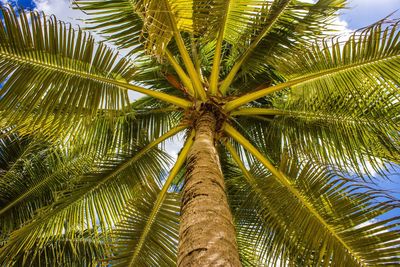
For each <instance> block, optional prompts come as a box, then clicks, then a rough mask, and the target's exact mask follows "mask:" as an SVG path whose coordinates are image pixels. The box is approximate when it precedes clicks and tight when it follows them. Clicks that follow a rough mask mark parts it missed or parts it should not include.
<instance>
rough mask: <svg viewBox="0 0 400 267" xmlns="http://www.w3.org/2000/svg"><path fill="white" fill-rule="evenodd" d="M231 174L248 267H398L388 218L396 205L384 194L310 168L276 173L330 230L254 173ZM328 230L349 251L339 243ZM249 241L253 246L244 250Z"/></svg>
mask: <svg viewBox="0 0 400 267" xmlns="http://www.w3.org/2000/svg"><path fill="white" fill-rule="evenodd" d="M243 167H244V166H242V168H243ZM230 169H231V172H232V173H231V176H230V179H229V180H228V183H227V184H228V188H229V189H228V190H232V191H230V192H232V196H231V199H232V201H233V202H232V204H233V205H234V206H235V207H234V209H235V210H236V213H234V214H235V215H236V216H237V217H236V223H237V227H238V236H239V237H241V238H239V240H241V241H240V243H241V245H242V246H244V247H242V249H243V253H244V254H245V255H246V258H247V259H253V264H255V265H256V266H257V264H259V265H260V264H261V265H265V264H267V263H269V264H274V263H275V264H277V262H280V263H281V264H289V265H291V264H292V265H312V266H319V265H326V266H360V265H369V264H372V265H375V264H377V265H380V264H395V263H396V262H397V261H398V257H397V256H398V253H399V249H400V247H399V242H400V240H398V239H397V240H396V236H398V234H399V229H398V227H397V225H398V223H399V219H398V218H397V217H396V216H395V215H390V214H393V210H395V209H399V208H400V206H399V204H400V203H399V202H398V201H396V200H394V198H392V197H391V196H389V195H387V193H386V192H383V191H380V190H377V189H374V188H372V187H370V186H368V185H365V184H360V183H358V182H357V181H353V180H351V179H347V178H345V177H341V176H338V175H337V173H335V171H332V170H329V169H327V168H324V167H319V166H318V165H316V164H314V163H312V162H303V163H301V162H298V161H295V160H288V158H283V159H282V161H281V166H280V170H281V171H282V172H283V173H285V174H286V175H287V176H288V177H289V179H290V180H291V181H293V182H294V184H295V186H296V188H297V189H298V190H299V191H300V192H301V194H302V195H303V196H306V197H307V198H308V199H309V201H310V203H312V205H313V207H314V208H315V209H316V210H317V211H318V213H319V214H320V215H321V216H323V217H324V218H325V220H326V221H327V222H328V223H329V227H330V229H327V228H326V226H325V225H322V224H320V223H319V222H318V220H315V218H314V217H313V216H312V215H311V214H310V213H309V212H308V211H307V208H306V207H304V206H302V204H301V202H299V201H298V200H297V199H296V197H294V196H293V195H292V193H290V192H289V190H288V189H287V188H286V187H284V186H282V184H279V183H277V182H276V180H275V179H274V178H273V177H272V176H273V175H271V174H269V172H268V171H266V170H265V169H263V168H260V166H259V165H257V164H256V165H252V166H251V168H250V172H249V173H248V174H247V176H250V178H249V177H246V173H245V172H246V171H245V172H244V173H241V172H243V170H240V169H239V170H238V169H236V174H234V173H235V171H234V169H232V167H230ZM229 185H230V186H231V187H229ZM391 211H392V213H390V212H391ZM384 214H387V215H384ZM383 216H385V217H383ZM332 230H334V231H335V232H336V233H337V235H338V236H340V238H341V239H342V240H345V242H346V244H347V245H346V246H344V245H343V244H342V243H341V242H338V240H336V238H335V236H334V235H332V233H331V232H330V231H332ZM246 240H257V241H256V242H254V243H253V242H252V244H249V243H248V242H247V241H246ZM388 240H392V242H387V241H388ZM351 254H352V255H351Z"/></svg>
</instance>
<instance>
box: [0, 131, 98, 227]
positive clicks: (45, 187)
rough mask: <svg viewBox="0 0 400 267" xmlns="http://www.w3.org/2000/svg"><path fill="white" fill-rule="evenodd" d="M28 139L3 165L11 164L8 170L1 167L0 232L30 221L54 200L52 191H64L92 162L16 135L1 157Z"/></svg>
mask: <svg viewBox="0 0 400 267" xmlns="http://www.w3.org/2000/svg"><path fill="white" fill-rule="evenodd" d="M24 139H25V140H24ZM27 139H32V140H31V141H30V142H29V144H27V145H26V146H25V148H24V153H22V154H21V155H20V156H19V158H17V159H14V160H12V159H11V158H9V159H8V160H7V161H8V162H6V163H5V164H7V163H8V164H12V165H11V166H10V167H9V168H7V169H6V168H4V169H3V168H1V173H2V174H1V175H0V185H1V190H0V199H1V202H0V224H1V231H2V232H3V233H7V232H11V231H13V230H15V229H17V228H18V227H20V226H21V225H23V224H24V223H26V222H27V221H28V220H30V219H32V217H33V216H34V215H35V213H36V211H37V210H39V209H40V208H43V207H44V206H46V205H49V204H50V203H51V202H52V201H54V195H53V192H55V191H58V190H62V189H64V188H65V187H66V185H67V183H68V182H70V181H71V180H72V179H73V178H74V177H76V176H78V175H81V174H83V173H84V172H87V171H88V170H89V167H90V165H91V164H92V162H93V158H92V157H90V156H88V155H83V156H77V155H73V154H72V155H66V153H65V152H63V151H62V150H61V149H60V148H59V147H57V145H54V144H50V143H48V142H45V141H43V139H41V138H32V137H19V136H18V135H16V134H13V137H12V139H11V141H12V142H13V144H11V145H10V144H7V143H6V145H5V146H4V147H3V146H2V147H1V148H0V154H2V155H5V154H7V152H8V151H10V150H11V151H12V150H13V148H15V147H17V146H21V145H23V144H24V142H26V140H27ZM2 141H3V140H2ZM3 144H4V143H3ZM15 152H17V151H15ZM15 152H14V153H15Z"/></svg>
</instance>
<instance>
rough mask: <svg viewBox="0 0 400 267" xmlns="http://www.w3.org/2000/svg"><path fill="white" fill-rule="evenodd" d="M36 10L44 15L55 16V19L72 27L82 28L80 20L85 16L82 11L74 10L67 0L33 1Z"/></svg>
mask: <svg viewBox="0 0 400 267" xmlns="http://www.w3.org/2000/svg"><path fill="white" fill-rule="evenodd" d="M33 2H34V3H35V5H36V9H35V10H37V11H39V12H44V13H45V14H46V15H55V16H56V17H57V19H59V20H62V21H64V22H69V23H71V24H72V25H73V26H77V25H79V26H83V22H82V21H81V19H82V18H83V17H84V16H85V14H84V13H83V12H82V11H79V10H74V9H72V7H71V4H70V1H68V0H33Z"/></svg>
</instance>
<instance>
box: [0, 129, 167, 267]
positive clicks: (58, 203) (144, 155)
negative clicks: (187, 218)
mask: <svg viewBox="0 0 400 267" xmlns="http://www.w3.org/2000/svg"><path fill="white" fill-rule="evenodd" d="M167 136H168V135H167ZM163 138H165V137H163ZM161 140H162V139H161ZM158 142H159V141H158ZM158 142H157V143H158ZM157 143H154V142H153V143H151V144H150V145H149V146H147V147H144V148H143V145H142V146H141V147H137V146H136V147H135V146H133V147H130V148H126V149H124V151H125V153H124V154H123V153H122V151H118V154H114V155H109V156H108V157H107V158H105V159H100V160H98V162H96V164H95V165H94V166H93V167H92V170H91V172H89V173H86V174H84V175H82V176H79V177H75V178H74V179H73V180H72V181H71V183H69V184H68V187H67V188H65V189H63V190H62V191H59V192H56V193H55V195H54V198H55V200H54V201H53V202H52V203H51V204H50V205H49V206H46V207H44V208H42V209H40V210H38V211H37V212H36V214H35V216H34V217H33V219H32V220H31V221H29V222H28V223H26V224H24V225H23V226H22V227H21V228H19V229H17V230H15V231H13V232H11V233H10V236H9V238H7V241H6V244H5V246H4V247H2V248H1V249H0V256H1V257H0V258H1V259H2V260H3V263H4V262H7V261H9V260H10V259H17V258H20V257H24V258H26V257H27V255H28V254H30V253H35V249H34V248H35V247H34V245H36V247H37V249H40V248H41V247H43V246H45V245H46V242H47V241H49V240H50V239H54V238H56V239H57V238H61V237H62V236H63V235H64V234H65V233H69V234H70V235H71V236H74V235H75V234H76V233H77V232H79V231H84V230H87V231H90V232H92V233H93V234H94V235H95V236H96V234H98V232H99V231H101V232H102V233H103V234H105V233H106V232H107V230H108V229H110V228H112V227H113V226H114V225H115V224H116V223H117V222H118V221H119V220H120V218H121V217H120V216H121V214H122V211H123V209H124V207H125V205H126V203H127V202H128V201H129V199H131V198H132V197H133V195H132V188H133V187H134V185H135V184H137V183H138V182H140V181H145V180H146V179H147V177H148V176H149V175H151V176H154V177H155V176H158V175H160V174H161V173H163V172H165V166H166V164H167V163H168V160H167V161H166V159H168V157H166V155H165V154H164V153H162V152H161V151H159V150H155V149H153V150H150V151H149V149H150V148H152V147H153V146H154V145H155V144H157ZM133 159H134V160H133ZM49 229H52V230H51V231H50V233H51V235H49ZM38 240H40V242H41V243H40V244H35V241H38Z"/></svg>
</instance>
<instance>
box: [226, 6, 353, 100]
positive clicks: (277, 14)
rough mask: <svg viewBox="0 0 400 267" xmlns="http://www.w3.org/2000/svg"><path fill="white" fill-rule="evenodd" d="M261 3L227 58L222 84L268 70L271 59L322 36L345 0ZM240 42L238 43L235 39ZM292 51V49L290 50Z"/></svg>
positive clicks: (228, 83) (227, 84)
mask: <svg viewBox="0 0 400 267" xmlns="http://www.w3.org/2000/svg"><path fill="white" fill-rule="evenodd" d="M264 2H269V3H267V4H265V3H264V5H263V6H261V5H260V4H259V7H260V9H261V12H260V14H259V15H257V16H254V18H255V21H254V22H253V23H252V25H251V27H249V28H248V30H247V32H245V33H244V34H243V35H244V38H242V40H240V42H242V43H243V45H235V46H234V47H233V48H232V50H233V51H231V53H230V54H229V56H228V58H227V64H226V65H227V66H226V67H227V70H228V72H229V73H228V75H227V76H226V78H225V80H224V81H223V83H222V84H221V86H220V90H221V92H222V93H225V92H226V91H227V90H228V86H230V85H231V84H232V82H233V81H234V79H236V78H237V77H236V76H237V75H236V74H237V73H238V72H239V70H241V71H242V75H254V74H255V73H264V72H266V71H268V69H270V68H271V67H270V66H269V65H271V64H270V62H271V59H274V58H276V57H278V56H279V55H281V54H286V53H288V52H290V51H291V50H293V49H294V48H295V47H298V46H299V45H300V44H304V43H308V42H309V41H310V36H313V37H315V38H316V37H319V36H321V35H323V34H322V33H323V31H324V30H327V29H326V28H327V27H328V26H329V25H330V24H331V21H332V20H333V18H335V17H336V16H337V13H336V12H337V11H338V10H339V9H341V8H343V6H344V3H345V1H343V0H320V1H317V2H316V3H305V2H302V1H291V0H276V1H264ZM235 44H236V43H235ZM290 54H291V53H290Z"/></svg>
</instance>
